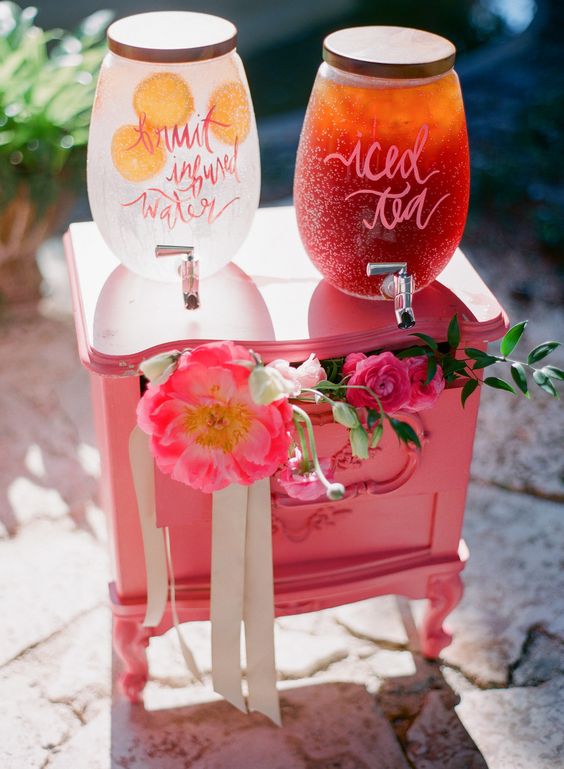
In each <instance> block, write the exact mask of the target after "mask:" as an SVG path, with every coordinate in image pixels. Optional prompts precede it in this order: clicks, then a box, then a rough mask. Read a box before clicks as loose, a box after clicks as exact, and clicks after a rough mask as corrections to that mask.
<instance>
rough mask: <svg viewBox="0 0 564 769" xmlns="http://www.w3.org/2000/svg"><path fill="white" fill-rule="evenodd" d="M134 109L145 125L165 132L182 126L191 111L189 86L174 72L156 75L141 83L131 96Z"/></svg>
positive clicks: (192, 107) (191, 99)
mask: <svg viewBox="0 0 564 769" xmlns="http://www.w3.org/2000/svg"><path fill="white" fill-rule="evenodd" d="M133 108H134V110H135V112H136V113H137V114H138V115H140V116H143V115H145V118H146V120H147V123H150V124H151V125H154V126H156V127H157V128H164V127H165V126H167V127H169V128H172V127H173V126H175V125H178V126H181V125H184V124H185V123H187V122H188V118H189V117H190V115H191V114H192V112H193V111H194V97H193V96H192V92H191V91H190V88H189V87H188V84H187V83H186V82H185V81H184V80H183V79H182V78H181V77H179V76H178V75H175V74H174V73H173V72H157V73H156V74H154V75H150V76H149V77H146V78H145V80H142V81H141V82H140V83H139V85H138V86H137V88H136V89H135V93H134V94H133Z"/></svg>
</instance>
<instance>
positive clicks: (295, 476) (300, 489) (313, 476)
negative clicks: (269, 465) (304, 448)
mask: <svg viewBox="0 0 564 769" xmlns="http://www.w3.org/2000/svg"><path fill="white" fill-rule="evenodd" d="M301 461H302V453H301V451H300V450H299V449H296V451H295V453H294V456H293V457H292V458H291V459H289V460H288V462H287V464H286V466H285V467H284V468H283V470H282V471H281V472H280V473H279V475H278V478H277V480H278V483H279V484H280V485H281V486H282V488H283V489H284V491H285V492H286V494H287V495H288V496H289V497H292V498H293V499H300V500H302V502H313V501H314V500H316V499H319V497H321V496H323V495H324V494H326V493H327V489H326V488H325V486H324V485H323V484H322V483H321V481H320V480H319V478H318V476H317V473H316V472H315V471H314V470H311V469H309V470H306V472H305V473H302V472H300V469H301V468H300V464H301ZM319 464H320V465H321V470H322V471H323V475H324V476H325V477H326V478H327V480H328V481H329V483H331V482H332V481H333V468H332V462H331V459H320V460H319Z"/></svg>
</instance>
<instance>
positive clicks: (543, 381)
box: [533, 371, 560, 398]
mask: <svg viewBox="0 0 564 769" xmlns="http://www.w3.org/2000/svg"><path fill="white" fill-rule="evenodd" d="M533 379H534V380H535V382H536V383H537V384H538V386H539V387H540V388H541V390H544V391H545V392H546V393H548V394H549V395H552V397H553V398H560V395H559V394H558V391H557V390H556V388H555V387H554V385H553V384H552V382H551V381H550V379H549V378H548V377H547V376H546V375H545V374H543V372H542V371H533Z"/></svg>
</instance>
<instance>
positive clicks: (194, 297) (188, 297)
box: [155, 246, 200, 310]
mask: <svg viewBox="0 0 564 769" xmlns="http://www.w3.org/2000/svg"><path fill="white" fill-rule="evenodd" d="M155 256H156V258H157V259H160V258H162V257H167V256H181V257H182V261H181V262H180V267H179V273H180V281H181V284H182V298H183V299H184V307H185V308H186V309H187V310H197V309H198V307H199V306H200V263H199V260H198V259H197V258H196V256H195V254H194V247H193V246H156V247H155Z"/></svg>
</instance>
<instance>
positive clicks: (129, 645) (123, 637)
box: [113, 616, 151, 702]
mask: <svg viewBox="0 0 564 769" xmlns="http://www.w3.org/2000/svg"><path fill="white" fill-rule="evenodd" d="M150 635H151V634H150V630H149V629H148V628H145V627H143V626H142V625H141V623H140V622H139V620H136V619H130V618H128V617H115V616H114V624H113V643H114V649H115V651H116V652H117V654H118V655H119V656H120V658H121V659H122V661H123V663H124V665H125V670H124V671H123V672H122V673H121V675H120V677H119V685H120V688H121V690H122V692H123V693H124V694H125V696H126V697H127V699H128V700H129V701H130V702H140V701H141V694H142V692H143V689H144V687H145V684H146V683H147V679H148V677H149V665H148V662H147V651H146V650H147V646H148V644H149V638H150Z"/></svg>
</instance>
